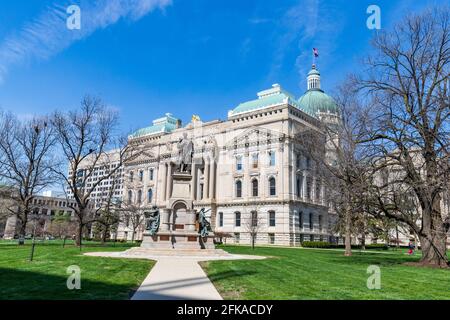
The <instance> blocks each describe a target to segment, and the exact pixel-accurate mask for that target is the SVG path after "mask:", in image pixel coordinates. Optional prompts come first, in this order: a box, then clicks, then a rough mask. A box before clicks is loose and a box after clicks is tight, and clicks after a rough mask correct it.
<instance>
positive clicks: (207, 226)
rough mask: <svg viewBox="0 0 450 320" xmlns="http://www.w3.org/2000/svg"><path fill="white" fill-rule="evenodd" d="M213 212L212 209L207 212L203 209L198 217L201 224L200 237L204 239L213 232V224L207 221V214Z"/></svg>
mask: <svg viewBox="0 0 450 320" xmlns="http://www.w3.org/2000/svg"><path fill="white" fill-rule="evenodd" d="M209 211H211V209H209V210H206V211H205V208H202V209H201V210H200V212H199V215H198V222H199V224H200V235H201V236H202V238H206V237H207V236H208V234H209V231H211V223H210V222H209V221H208V220H207V219H206V213H207V212H209Z"/></svg>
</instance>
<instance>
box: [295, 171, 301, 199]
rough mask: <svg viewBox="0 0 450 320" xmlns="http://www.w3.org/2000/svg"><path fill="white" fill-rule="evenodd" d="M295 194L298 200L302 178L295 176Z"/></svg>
mask: <svg viewBox="0 0 450 320" xmlns="http://www.w3.org/2000/svg"><path fill="white" fill-rule="evenodd" d="M296 194H297V197H298V198H300V197H301V195H302V176H300V175H298V176H297V185H296Z"/></svg>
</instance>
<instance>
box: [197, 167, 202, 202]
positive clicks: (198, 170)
mask: <svg viewBox="0 0 450 320" xmlns="http://www.w3.org/2000/svg"><path fill="white" fill-rule="evenodd" d="M196 170H197V181H196V182H195V184H196V190H195V199H196V200H200V199H201V197H202V195H201V194H200V191H201V188H200V176H201V168H200V166H198V167H197V169H196Z"/></svg>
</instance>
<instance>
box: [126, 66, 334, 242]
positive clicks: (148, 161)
mask: <svg viewBox="0 0 450 320" xmlns="http://www.w3.org/2000/svg"><path fill="white" fill-rule="evenodd" d="M307 80H308V81H307V83H308V90H307V91H306V93H305V94H304V95H303V96H302V97H300V98H299V99H296V98H295V97H294V96H293V95H292V94H290V93H289V92H287V91H285V90H283V89H282V88H281V86H280V85H278V84H275V85H273V86H272V88H270V89H267V90H264V91H261V92H259V93H258V94H257V99H255V100H252V101H248V102H244V103H241V104H240V105H238V106H237V107H236V108H235V109H233V110H231V111H229V112H228V119H227V120H225V121H220V120H215V121H211V122H202V121H201V120H200V118H199V117H198V116H193V118H192V121H191V123H189V124H187V125H186V126H182V124H181V121H180V120H179V119H177V118H176V117H174V116H173V115H172V114H169V113H168V114H166V115H165V116H164V117H162V118H159V119H156V120H154V121H153V124H152V125H151V126H149V127H147V128H143V129H140V130H138V131H137V132H135V133H134V134H133V135H131V136H130V137H129V143H131V144H135V145H136V146H138V147H139V149H140V152H139V155H138V156H137V157H136V158H133V160H132V161H129V162H128V163H126V165H125V166H124V170H123V173H124V174H123V179H124V184H123V188H124V190H123V201H124V202H128V203H130V204H137V205H138V206H142V207H144V208H148V209H150V208H151V207H152V206H153V205H156V206H158V208H160V210H162V211H164V210H170V211H171V212H174V214H175V215H176V210H177V208H172V207H171V206H173V205H174V204H173V203H171V201H170V199H171V197H172V193H173V192H174V190H173V186H174V180H173V176H174V173H175V168H176V161H177V160H176V159H177V150H178V148H177V145H178V143H179V142H180V141H181V140H183V139H184V140H186V139H189V140H190V141H192V143H193V155H192V166H191V167H192V168H191V176H192V179H191V180H190V182H189V196H188V197H189V198H188V199H186V201H184V203H185V205H186V206H192V207H191V210H195V211H197V212H198V211H200V209H201V208H205V209H210V211H209V215H208V216H207V218H208V219H209V220H210V223H211V226H212V229H213V231H214V233H215V234H216V236H217V235H220V234H223V233H227V234H229V235H230V236H231V239H229V240H227V242H233V241H234V242H235V243H249V242H250V233H249V231H250V227H251V225H252V222H251V221H252V220H251V217H253V223H254V224H257V225H258V226H257V228H256V229H257V230H256V231H257V232H256V233H257V236H256V242H257V243H259V244H275V245H298V244H300V242H301V241H308V240H312V241H319V240H324V241H328V240H330V237H331V232H330V224H331V222H332V220H333V217H332V216H333V215H332V214H331V215H330V214H329V212H328V211H329V210H328V204H327V200H326V198H325V195H326V189H325V186H326V181H322V180H321V179H320V178H319V175H318V173H317V172H315V167H314V164H313V161H312V159H311V158H310V156H309V155H308V154H305V152H302V151H301V150H303V149H302V148H301V143H302V142H301V141H299V139H296V138H295V137H296V135H297V134H298V133H300V132H301V131H302V130H304V129H305V128H313V129H314V128H315V129H317V130H319V128H320V125H321V122H326V121H331V122H334V123H335V122H336V121H338V115H337V108H336V105H335V103H334V101H333V99H332V98H330V97H329V96H328V95H326V94H325V93H324V92H323V91H322V90H321V87H320V73H319V72H318V70H317V69H316V68H315V66H313V67H312V70H311V71H310V72H309V74H308V79H307ZM327 152H328V153H332V150H330V149H329V148H328V151H327ZM328 156H330V154H328ZM177 205H179V204H177ZM184 209H186V208H184ZM170 228H171V230H174V229H175V228H176V225H170ZM197 228H198V226H197ZM144 229H145V227H144V226H142V227H140V228H139V229H138V231H137V234H136V236H135V239H142V237H143V231H144ZM253 230H255V228H254V227H253ZM132 232H133V230H132V228H131V227H130V226H127V225H125V223H123V222H122V223H121V224H120V226H119V228H118V232H117V238H118V239H121V238H122V239H123V238H127V239H131V236H132V235H131V234H132Z"/></svg>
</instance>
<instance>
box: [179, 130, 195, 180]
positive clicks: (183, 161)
mask: <svg viewBox="0 0 450 320" xmlns="http://www.w3.org/2000/svg"><path fill="white" fill-rule="evenodd" d="M177 147H178V159H177V166H178V172H188V173H190V171H191V165H192V157H193V156H194V144H193V143H192V140H190V139H188V137H187V133H186V132H184V133H183V138H180V140H179V142H178V144H177Z"/></svg>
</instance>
